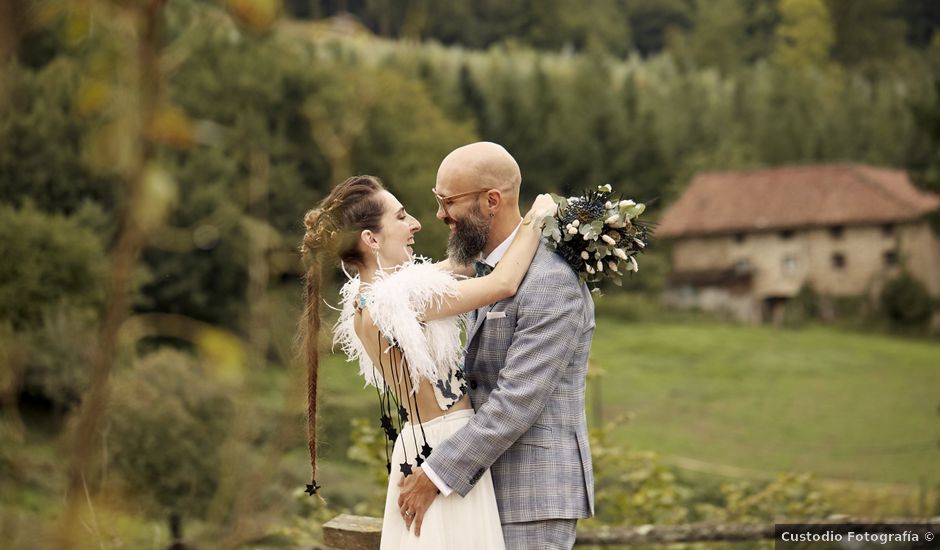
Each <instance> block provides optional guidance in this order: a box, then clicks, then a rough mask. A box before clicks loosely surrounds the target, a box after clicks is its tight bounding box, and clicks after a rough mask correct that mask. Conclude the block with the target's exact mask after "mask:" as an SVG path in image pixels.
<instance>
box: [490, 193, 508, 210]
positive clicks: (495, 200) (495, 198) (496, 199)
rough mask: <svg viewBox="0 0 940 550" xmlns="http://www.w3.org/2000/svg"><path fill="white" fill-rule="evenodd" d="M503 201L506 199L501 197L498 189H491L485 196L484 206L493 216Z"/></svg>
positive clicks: (501, 194)
mask: <svg viewBox="0 0 940 550" xmlns="http://www.w3.org/2000/svg"><path fill="white" fill-rule="evenodd" d="M505 200H506V199H505V198H504V197H503V192H502V191H500V190H499V189H491V190H490V191H489V192H488V193H487V194H486V206H487V208H489V210H490V212H491V213H493V214H496V213H497V212H499V209H500V208H502V206H503V201H505Z"/></svg>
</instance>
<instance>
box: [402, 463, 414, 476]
mask: <svg viewBox="0 0 940 550" xmlns="http://www.w3.org/2000/svg"><path fill="white" fill-rule="evenodd" d="M399 468H400V469H401V473H403V474H405V477H408V476H410V475H411V473H412V472H411V464H408V463H407V462H402V463H401V465H400V466H399Z"/></svg>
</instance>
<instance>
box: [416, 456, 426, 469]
mask: <svg viewBox="0 0 940 550" xmlns="http://www.w3.org/2000/svg"><path fill="white" fill-rule="evenodd" d="M422 464H424V459H423V458H421V455H418V456H416V457H415V465H417V466H419V467H420V466H421V465H422Z"/></svg>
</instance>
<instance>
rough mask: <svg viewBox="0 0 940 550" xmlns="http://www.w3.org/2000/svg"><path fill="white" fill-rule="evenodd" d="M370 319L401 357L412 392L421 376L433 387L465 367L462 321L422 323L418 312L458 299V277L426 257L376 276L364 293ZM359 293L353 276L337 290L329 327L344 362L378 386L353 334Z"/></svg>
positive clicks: (358, 282) (449, 318) (455, 317)
mask: <svg viewBox="0 0 940 550" xmlns="http://www.w3.org/2000/svg"><path fill="white" fill-rule="evenodd" d="M364 290H365V292H366V293H367V304H368V305H367V306H366V307H367V308H368V310H369V314H370V315H371V317H372V320H373V321H374V322H375V324H376V326H378V328H379V330H381V331H382V333H383V334H384V335H386V336H387V337H389V338H391V339H393V340H394V341H395V342H396V343H397V344H398V345H399V347H400V348H401V350H402V352H403V353H404V355H405V359H406V360H407V364H408V367H409V374H410V376H411V382H412V388H413V391H417V389H418V387H419V382H420V380H421V379H422V378H423V379H425V380H427V381H429V382H430V383H431V385H432V386H433V385H434V384H435V383H436V382H437V381H438V380H441V379H443V380H447V379H448V377H449V373H450V372H451V369H460V368H462V367H463V358H464V348H463V343H462V342H461V340H460V334H461V330H462V329H463V328H464V327H465V325H466V317H465V316H463V315H458V316H454V317H448V318H445V319H436V320H433V321H427V322H421V321H419V320H418V318H419V316H420V312H424V311H426V310H427V309H428V308H429V307H431V306H432V305H434V304H438V303H440V301H441V300H444V299H446V298H454V297H456V296H457V279H456V278H455V277H454V276H453V275H452V274H451V273H448V272H446V271H443V270H441V269H440V268H439V267H437V266H436V265H434V264H433V263H431V262H430V261H428V260H427V259H425V258H420V257H419V258H416V259H415V260H414V261H412V262H409V263H407V264H405V265H403V266H402V267H400V268H399V269H397V270H395V271H394V272H391V273H386V272H379V273H378V274H377V277H376V280H375V281H374V282H373V283H372V284H371V285H369V286H368V288H367V289H364ZM359 293H360V281H359V277H358V276H356V277H353V278H352V279H350V280H349V281H348V282H347V283H346V284H345V285H343V288H342V290H341V291H340V295H341V303H342V308H341V312H340V317H339V320H338V321H337V323H336V326H335V327H334V329H333V344H334V347H335V346H336V345H339V346H340V347H341V348H342V350H343V352H344V353H345V354H346V357H347V360H349V361H356V360H358V361H359V372H360V374H362V376H363V378H364V379H365V381H366V383H367V384H371V385H374V386H375V385H377V383H376V382H377V381H376V380H375V376H374V375H373V373H374V372H375V371H374V369H373V364H372V360H371V359H370V358H369V355H368V353H366V350H365V348H364V347H363V345H362V342H361V341H360V340H359V337H358V336H357V335H356V331H355V328H354V326H353V323H354V314H355V303H354V301H355V299H356V296H358V295H359Z"/></svg>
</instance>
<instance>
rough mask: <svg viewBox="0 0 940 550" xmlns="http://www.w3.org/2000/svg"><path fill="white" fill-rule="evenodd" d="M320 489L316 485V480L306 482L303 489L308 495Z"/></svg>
mask: <svg viewBox="0 0 940 550" xmlns="http://www.w3.org/2000/svg"><path fill="white" fill-rule="evenodd" d="M319 490H320V486H319V485H317V481H316V480H313V483H308V484H307V488H306V489H304V492H305V493H307V494H308V495H310V496H313V495H315V494H317V491H319Z"/></svg>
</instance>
